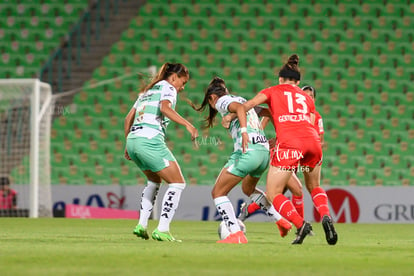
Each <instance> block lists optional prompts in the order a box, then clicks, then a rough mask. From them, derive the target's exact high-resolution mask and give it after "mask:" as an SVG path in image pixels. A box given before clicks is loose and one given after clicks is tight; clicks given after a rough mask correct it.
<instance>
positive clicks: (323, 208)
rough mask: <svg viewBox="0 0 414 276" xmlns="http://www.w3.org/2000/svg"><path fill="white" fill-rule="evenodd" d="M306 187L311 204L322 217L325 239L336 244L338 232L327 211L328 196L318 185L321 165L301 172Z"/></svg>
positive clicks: (331, 243)
mask: <svg viewBox="0 0 414 276" xmlns="http://www.w3.org/2000/svg"><path fill="white" fill-rule="evenodd" d="M303 175H304V177H305V184H306V188H307V189H308V191H309V193H310V194H311V197H312V201H313V204H314V206H315V208H316V210H317V211H318V212H319V214H320V216H321V218H322V226H323V229H324V231H325V236H326V241H327V242H328V244H330V245H334V244H336V242H337V241H338V234H337V233H336V231H335V228H334V225H333V221H332V218H331V215H330V212H329V206H328V196H327V194H326V192H325V190H324V189H322V188H321V187H320V175H321V166H320V165H317V166H315V167H314V168H309V167H308V170H306V171H304V172H303Z"/></svg>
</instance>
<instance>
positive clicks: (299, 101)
mask: <svg viewBox="0 0 414 276" xmlns="http://www.w3.org/2000/svg"><path fill="white" fill-rule="evenodd" d="M293 94H294V98H295V103H294V102H293V96H292V92H288V91H285V92H284V95H285V96H286V97H287V102H288V109H289V113H302V114H307V113H308V105H307V104H306V97H305V96H303V95H302V94H299V93H295V92H293ZM298 105H299V106H298ZM294 106H295V107H296V109H295V107H294Z"/></svg>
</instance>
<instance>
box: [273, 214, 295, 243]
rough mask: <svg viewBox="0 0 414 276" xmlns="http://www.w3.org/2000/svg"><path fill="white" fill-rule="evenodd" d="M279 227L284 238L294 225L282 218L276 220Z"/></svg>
mask: <svg viewBox="0 0 414 276" xmlns="http://www.w3.org/2000/svg"><path fill="white" fill-rule="evenodd" d="M276 225H277V228H279V232H280V236H281V237H282V238H284V237H286V236H287V234H288V233H289V231H290V229H292V225H291V224H290V222H289V221H287V220H286V219H284V218H282V219H280V220H278V221H277V222H276Z"/></svg>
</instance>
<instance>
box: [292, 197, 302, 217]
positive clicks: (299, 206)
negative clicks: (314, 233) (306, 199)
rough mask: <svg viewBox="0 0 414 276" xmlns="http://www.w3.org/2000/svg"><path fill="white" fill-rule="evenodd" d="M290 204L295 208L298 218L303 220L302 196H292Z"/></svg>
mask: <svg viewBox="0 0 414 276" xmlns="http://www.w3.org/2000/svg"><path fill="white" fill-rule="evenodd" d="M292 203H293V206H295V208H296V211H297V212H298V214H299V216H301V217H302V218H303V217H304V210H303V195H302V196H294V195H292Z"/></svg>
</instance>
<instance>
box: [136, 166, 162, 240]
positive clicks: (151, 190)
mask: <svg viewBox="0 0 414 276" xmlns="http://www.w3.org/2000/svg"><path fill="white" fill-rule="evenodd" d="M144 174H145V176H146V177H147V179H148V180H147V184H146V185H145V188H144V190H143V191H142V195H141V207H140V212H139V221H138V224H137V226H136V227H135V229H134V231H133V233H134V234H135V235H136V236H137V237H141V238H143V239H146V240H147V239H148V238H149V236H148V232H147V227H148V220H149V218H150V216H151V213H152V209H153V208H154V202H155V199H156V197H157V194H158V190H159V188H160V185H161V178H160V177H159V176H158V175H157V174H156V173H154V172H152V171H149V170H146V171H144Z"/></svg>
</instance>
